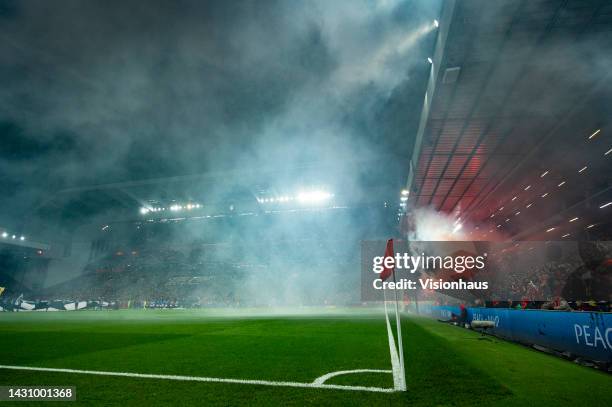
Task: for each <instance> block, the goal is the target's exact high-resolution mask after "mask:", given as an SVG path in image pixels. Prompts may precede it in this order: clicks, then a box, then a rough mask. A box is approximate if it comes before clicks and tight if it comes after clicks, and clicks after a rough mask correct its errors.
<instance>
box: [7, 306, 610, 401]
mask: <svg viewBox="0 0 612 407" xmlns="http://www.w3.org/2000/svg"><path fill="white" fill-rule="evenodd" d="M248 314H250V315H251V316H249V317H245V315H248ZM253 315H254V313H253V312H250V313H249V312H242V313H237V312H228V313H224V312H220V311H216V312H215V311H182V310H176V311H171V310H162V311H150V310H149V311H114V312H113V311H109V312H104V311H100V312H65V313H19V314H9V313H3V314H0V364H6V365H26V366H44V367H57V368H72V369H87V370H106V371H125V372H136V373H155V374H176V375H192V376H210V377H222V378H237V379H261V380H273V381H297V382H311V381H313V380H314V379H315V378H317V377H319V376H321V375H323V374H325V373H329V372H332V371H338V370H351V369H363V368H367V369H390V361H389V349H388V342H387V336H386V330H385V325H384V320H383V318H382V316H381V315H380V314H378V313H372V312H369V313H356V312H339V311H324V312H321V313H319V314H318V315H282V314H277V315H272V314H260V315H257V316H253ZM403 335H404V349H405V358H406V371H407V376H408V387H409V390H408V392H405V393H391V394H384V393H368V392H353V391H341V390H328V389H299V388H286V387H267V386H256V385H243V384H223V383H199V382H179V381H166V380H156V379H139V378H124V377H103V376H87V375H77V374H66V373H47V372H26V371H8V370H0V385H47V386H48V385H65V386H76V387H77V397H78V401H77V403H72V404H71V405H78V404H83V405H92V404H103V405H126V404H128V405H144V404H146V405H163V404H172V405H190V404H194V405H195V404H197V405H244V404H249V405H279V404H283V405H304V404H312V405H369V406H371V405H410V406H421V405H422V406H429V405H487V406H489V405H512V406H525V405H538V406H540V405H542V406H544V405H554V406H563V405H568V406H570V405H571V406H576V405H579V404H582V405H607V404H608V403H607V401H608V400H609V399H610V397H612V377H611V376H610V375H606V374H603V373H601V372H598V371H595V370H592V369H588V368H584V367H581V366H577V365H575V364H572V363H570V362H567V361H564V360H561V359H558V358H555V357H553V356H549V355H545V354H542V353H538V352H536V351H532V350H530V349H528V348H525V347H522V346H519V345H515V344H511V343H507V342H504V341H500V340H497V339H492V340H480V339H479V336H478V335H477V334H475V333H473V332H470V331H466V330H463V329H460V328H456V327H452V326H447V325H444V324H441V323H439V322H436V321H432V320H428V319H421V318H409V319H406V320H404V322H403ZM328 383H333V384H343V385H359V386H375V387H392V385H393V384H392V378H391V375H390V374H360V375H346V376H338V377H336V378H333V379H331V380H330V381H329V382H328ZM43 405H44V404H43Z"/></svg>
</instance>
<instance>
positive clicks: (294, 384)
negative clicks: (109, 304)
mask: <svg viewBox="0 0 612 407" xmlns="http://www.w3.org/2000/svg"><path fill="white" fill-rule="evenodd" d="M0 369H8V370H27V371H38V372H55V373H72V374H86V375H96V376H118V377H136V378H141V379H161V380H178V381H192V382H207V383H233V384H251V385H261V386H276V387H300V388H311V389H312V388H314V389H332V390H350V391H368V392H374V393H394V392H396V391H397V390H396V389H395V388H384V387H367V386H343V385H339V384H323V383H321V384H319V383H314V382H313V383H301V382H275V381H270V380H243V379H226V378H218V377H200V376H179V375H162V374H148V373H131V372H106V371H100V370H80V369H60V368H54V367H32V366H12V365H0ZM364 370H367V369H364ZM387 372H388V371H387ZM333 373H338V372H333ZM333 373H332V374H333ZM322 377H323V376H322ZM318 379H320V378H318ZM318 379H317V380H318ZM315 381H316V380H315Z"/></svg>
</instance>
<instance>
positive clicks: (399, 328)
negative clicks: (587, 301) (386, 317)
mask: <svg viewBox="0 0 612 407" xmlns="http://www.w3.org/2000/svg"><path fill="white" fill-rule="evenodd" d="M393 282H394V283H395V286H396V289H395V290H393V291H394V292H395V325H396V326H397V346H398V348H399V360H400V367H401V371H402V384H403V387H404V389H403V390H406V370H405V368H404V346H403V344H402V326H401V324H400V314H399V300H398V298H397V281H396V279H395V270H394V271H393Z"/></svg>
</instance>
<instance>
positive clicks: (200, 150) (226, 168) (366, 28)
mask: <svg viewBox="0 0 612 407" xmlns="http://www.w3.org/2000/svg"><path fill="white" fill-rule="evenodd" d="M440 4H441V3H440V2H438V1H434V2H431V1H410V0H408V1H399V0H398V1H383V2H370V1H365V0H364V1H333V2H330V1H312V2H279V1H246V2H240V3H231V4H228V3H227V2H223V1H210V2H195V1H193V2H192V1H180V2H172V3H168V2H147V3H146V5H145V4H144V3H142V2H138V1H122V2H117V3H113V2H111V3H109V2H108V1H99V2H98V1H90V2H80V1H74V2H63V3H61V5H58V4H50V3H48V2H24V3H17V2H14V3H13V2H2V7H0V10H2V11H1V12H0V50H1V52H0V66H1V67H3V68H2V69H3V70H4V71H3V75H2V76H0V78H1V79H0V105H1V106H2V108H1V110H0V126H2V130H1V131H2V134H3V138H4V140H6V142H4V143H3V144H4V146H3V147H2V148H3V151H2V153H3V154H2V155H1V156H0V172H2V173H3V174H4V177H3V178H2V180H1V182H2V184H3V186H5V187H6V188H5V190H6V191H7V192H8V194H3V196H2V197H0V200H1V202H0V203H1V204H2V205H3V207H4V208H5V209H6V210H5V211H4V212H3V214H4V217H5V218H4V219H0V222H1V224H2V225H3V226H5V225H6V226H11V224H13V225H12V226H13V227H14V228H19V227H20V225H22V224H23V220H25V219H30V218H31V217H30V213H31V211H32V208H34V207H36V206H37V205H39V204H41V203H42V202H44V201H45V199H47V198H49V196H52V195H53V194H54V193H55V192H56V191H58V190H61V189H62V188H66V187H70V186H78V185H88V184H101V183H107V182H118V181H126V180H138V179H145V178H155V177H167V176H173V175H183V174H195V173H210V174H219V175H218V176H216V177H211V178H210V179H208V180H204V181H194V182H191V183H185V184H184V185H181V186H173V187H172V188H167V187H165V186H160V187H159V188H158V189H157V190H155V188H152V190H149V191H147V193H144V194H143V195H138V191H135V195H136V196H137V198H138V199H140V200H146V199H151V198H153V199H158V200H166V201H168V200H172V199H176V200H188V199H192V200H194V201H197V202H200V203H202V204H203V205H204V206H205V208H206V211H207V212H206V213H207V214H209V215H212V216H216V215H219V214H222V215H223V216H226V217H225V218H219V220H218V221H212V220H206V221H186V222H183V223H182V224H167V225H165V230H164V231H163V233H161V232H159V230H157V231H152V229H154V226H153V225H148V224H146V223H144V224H143V225H141V226H142V227H141V229H138V230H131V231H128V230H126V228H123V227H119V226H118V225H115V224H113V222H116V221H117V220H118V219H125V218H126V217H127V218H129V216H126V215H125V213H115V214H113V213H112V211H109V210H108V208H107V207H104V205H101V207H99V208H96V207H95V203H94V204H92V208H89V205H88V204H87V203H85V201H87V200H88V199H91V200H93V201H95V200H96V199H97V198H98V197H96V196H92V195H95V194H96V193H94V194H91V195H90V196H89V197H88V198H83V197H80V198H79V197H77V198H76V199H77V201H76V203H74V204H72V205H68V204H69V202H66V201H62V200H59V201H58V202H54V203H52V204H50V205H48V206H49V207H51V208H53V207H54V206H57V207H59V208H61V209H60V210H59V213H60V219H59V223H60V224H61V223H62V222H66V219H65V218H66V217H69V218H71V219H73V224H77V225H78V224H79V223H83V222H89V223H91V225H93V226H95V227H93V228H89V229H93V230H95V231H96V233H94V234H93V235H90V234H89V232H88V234H87V236H85V233H84V232H83V235H82V236H75V237H74V238H73V239H72V240H73V241H75V242H79V244H80V245H81V246H86V243H87V239H92V240H96V239H98V240H99V239H104V240H108V241H110V242H111V244H110V246H109V247H113V248H117V249H121V251H122V252H123V253H131V252H132V249H136V248H147V247H148V248H150V249H151V248H152V249H157V250H158V251H162V250H163V251H165V252H168V253H170V252H171V253H174V254H177V253H180V255H179V254H177V256H178V257H179V258H189V256H190V255H191V253H192V252H198V251H201V252H202V253H201V255H198V256H199V260H198V261H195V262H194V263H193V264H196V266H195V267H196V270H194V271H195V272H197V273H199V274H200V275H203V276H206V277H207V278H208V277H210V279H209V280H206V281H208V283H206V284H204V285H202V286H200V287H199V288H197V289H194V295H198V296H200V297H211V296H216V297H217V299H219V300H220V301H223V298H221V297H223V296H225V297H228V296H229V297H231V298H233V299H234V300H235V301H240V302H243V303H244V302H246V301H250V302H253V303H256V304H261V305H280V304H292V305H300V304H302V305H304V304H312V303H318V304H321V303H330V304H331V303H338V302H343V303H346V302H350V301H354V300H355V299H356V296H355V293H357V292H358V289H357V288H358V279H359V270H358V268H359V264H358V261H359V253H358V249H359V246H358V243H357V242H358V241H359V240H360V239H368V238H369V239H373V238H386V237H389V235H391V234H393V232H394V229H393V222H394V219H395V215H396V213H395V209H394V208H391V207H390V205H389V204H388V203H386V202H387V201H390V200H391V199H396V194H397V191H398V190H399V187H400V185H401V184H402V183H403V182H404V179H405V175H406V174H405V172H406V168H407V166H406V159H407V157H409V156H410V152H411V148H412V144H413V143H412V141H411V139H410V137H407V135H409V134H411V132H412V131H413V129H416V125H417V122H418V116H419V113H420V109H421V107H422V106H421V105H422V99H423V90H424V87H425V84H426V79H427V75H428V73H429V65H428V64H427V62H426V56H427V55H430V53H431V49H432V47H433V41H434V38H435V35H434V33H433V32H432V31H433V28H434V27H433V25H432V21H433V19H434V18H437V17H438V13H439V10H440ZM381 174H384V176H385V180H384V184H385V185H384V188H383V189H382V190H379V189H375V188H378V184H380V183H381V176H380V175H381ZM247 179H248V181H247ZM16 180H19V181H16ZM245 184H246V185H248V188H250V192H251V194H256V193H258V191H260V190H262V189H265V190H266V191H269V192H275V193H278V194H286V193H287V194H291V193H296V191H298V190H299V189H300V188H326V189H329V190H330V191H331V192H333V193H334V194H335V202H332V203H330V205H336V206H339V207H349V208H351V209H350V210H348V209H347V210H340V209H337V210H327V211H325V210H313V211H311V212H303V211H302V212H290V213H286V214H276V215H275V214H265V215H264V214H259V215H257V216H251V215H249V216H246V215H245V216H241V215H242V214H244V213H247V212H250V210H249V209H248V208H247V207H246V204H245V203H244V202H243V198H239V196H240V193H239V192H240V191H241V188H242V189H244V188H245ZM237 191H238V192H237ZM100 194H102V193H100ZM237 196H238V198H237ZM102 198H104V196H103V195H102ZM241 199H242V200H241ZM230 205H232V208H235V209H233V212H232V213H228V207H229V206H230ZM64 207H65V209H64ZM360 207H361V208H362V209H355V208H360ZM374 207H375V208H376V209H372V208H374ZM314 209H316V208H314ZM132 210H133V215H131V217H132V219H133V218H134V217H135V216H138V215H137V213H138V207H137V206H135V207H134V208H133V209H132ZM87 211H89V212H87ZM39 222H40V225H38V226H36V225H32V223H33V222H30V224H31V225H32V227H33V228H34V227H37V228H38V230H40V231H43V230H45V234H44V235H45V237H46V236H51V239H52V236H53V234H54V231H53V230H52V229H53V228H51V227H49V224H50V223H51V222H52V220H51V219H49V218H45V217H44V216H43V218H42V219H40V220H39ZM104 224H111V227H110V228H109V229H106V230H104V231H103V232H102V231H101V230H100V226H101V225H104ZM85 229H87V228H79V229H74V230H76V231H77V232H78V231H80V230H85ZM142 230H149V232H147V233H149V234H150V235H155V234H160V235H162V236H163V238H162V237H158V238H142V239H141V238H139V237H138V238H137V236H138V233H141V231H142ZM41 233H42V232H41ZM28 235H29V236H30V235H35V232H31V233H29V234H28ZM35 238H36V236H34V237H33V239H35ZM139 239H141V240H142V241H139ZM147 239H149V240H147ZM136 246H138V247H136ZM196 249H197V250H196ZM198 253H199V252H198ZM109 254H110V255H112V252H109ZM194 257H197V256H195V255H194ZM192 260H193V259H192ZM95 261H102V259H95V260H94V262H95ZM105 261H106V260H105ZM109 261H110V260H109ZM121 262H122V264H123V263H125V266H126V267H127V264H129V265H130V267H131V268H134V267H140V265H141V263H140V262H141V260H139V259H138V257H137V256H135V257H134V258H133V259H130V260H129V261H128V260H126V259H124V258H122V260H121ZM186 262H187V263H190V262H191V261H186ZM219 265H222V266H219ZM226 266H227V267H231V270H230V271H228V274H231V275H233V276H236V277H235V278H233V281H231V283H227V284H223V287H221V286H219V284H217V283H216V282H215V281H224V280H223V278H224V277H223V271H224V267H226ZM91 267H92V268H93V266H91ZM143 267H145V268H146V267H149V268H148V269H147V270H149V271H153V272H154V273H153V274H155V272H156V270H152V269H151V266H150V265H146V266H143ZM155 267H158V268H159V266H154V267H153V268H155ZM177 267H178V266H177ZM180 267H182V266H180ZM180 267H178V268H179V269H180ZM53 270H57V272H61V270H62V267H61V266H57V267H54V268H53ZM181 270H182V269H181ZM179 271H180V270H179ZM77 272H80V270H75V269H74V266H71V267H70V270H68V269H67V270H66V271H65V276H64V277H65V279H68V278H71V277H74V275H75V273H77ZM170 272H178V271H177V270H170ZM219 274H220V275H219ZM149 275H150V276H151V275H152V274H149ZM347 276H348V278H347ZM225 278H226V280H225V281H227V279H228V277H227V276H225ZM51 280H52V281H54V282H57V281H61V280H63V278H59V277H57V276H54V278H52V279H51ZM125 286H126V289H128V288H130V283H126V284H125ZM126 292H127V291H126ZM126 295H127V294H126Z"/></svg>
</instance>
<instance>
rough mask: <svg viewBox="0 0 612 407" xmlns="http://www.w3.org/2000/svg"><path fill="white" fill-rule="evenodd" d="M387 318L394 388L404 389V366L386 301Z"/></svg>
mask: <svg viewBox="0 0 612 407" xmlns="http://www.w3.org/2000/svg"><path fill="white" fill-rule="evenodd" d="M385 320H386V322H387V334H388V336H389V353H390V356H391V369H392V371H393V388H394V389H395V390H402V389H404V388H405V385H404V384H403V381H402V368H401V366H400V359H399V356H398V354H397V347H396V346H395V338H394V336H393V331H392V330H391V323H390V322H389V315H388V314H387V302H386V301H385Z"/></svg>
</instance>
